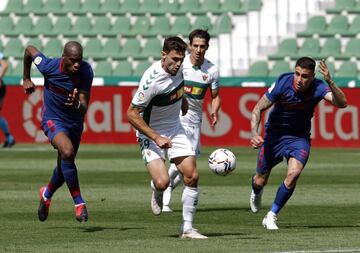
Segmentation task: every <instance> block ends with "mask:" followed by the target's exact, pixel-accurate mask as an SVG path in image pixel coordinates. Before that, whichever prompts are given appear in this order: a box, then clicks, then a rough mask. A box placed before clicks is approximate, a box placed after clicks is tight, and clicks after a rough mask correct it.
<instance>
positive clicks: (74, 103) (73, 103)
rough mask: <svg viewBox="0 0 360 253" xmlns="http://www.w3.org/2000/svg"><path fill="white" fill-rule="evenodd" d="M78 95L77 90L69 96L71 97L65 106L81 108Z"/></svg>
mask: <svg viewBox="0 0 360 253" xmlns="http://www.w3.org/2000/svg"><path fill="white" fill-rule="evenodd" d="M77 93H78V90H77V88H75V89H74V90H73V92H72V93H70V94H69V96H68V98H67V102H66V103H65V105H67V106H71V107H74V108H79V107H80V106H79V105H80V101H79V99H78V98H77Z"/></svg>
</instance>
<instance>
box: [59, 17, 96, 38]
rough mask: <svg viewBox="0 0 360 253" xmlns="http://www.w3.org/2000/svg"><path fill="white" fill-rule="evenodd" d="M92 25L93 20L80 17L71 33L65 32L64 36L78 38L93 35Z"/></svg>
mask: <svg viewBox="0 0 360 253" xmlns="http://www.w3.org/2000/svg"><path fill="white" fill-rule="evenodd" d="M91 29H92V25H91V19H90V18H88V17H86V16H78V17H77V19H76V21H75V23H74V25H73V27H72V29H71V31H68V32H64V33H63V34H64V36H70V37H72V36H76V35H78V34H82V35H85V36H90V35H92V33H91Z"/></svg>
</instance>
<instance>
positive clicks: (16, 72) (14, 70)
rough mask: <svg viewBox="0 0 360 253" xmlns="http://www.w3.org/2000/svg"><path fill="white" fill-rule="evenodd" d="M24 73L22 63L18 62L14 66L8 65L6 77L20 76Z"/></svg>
mask: <svg viewBox="0 0 360 253" xmlns="http://www.w3.org/2000/svg"><path fill="white" fill-rule="evenodd" d="M23 72H24V66H23V64H22V62H18V63H17V64H16V65H15V66H14V65H12V64H9V70H8V74H7V75H8V76H22V75H23Z"/></svg>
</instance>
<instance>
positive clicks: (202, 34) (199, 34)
mask: <svg viewBox="0 0 360 253" xmlns="http://www.w3.org/2000/svg"><path fill="white" fill-rule="evenodd" d="M194 38H201V39H204V40H205V41H206V44H207V45H209V41H210V34H209V33H208V31H207V30H202V29H195V30H194V31H192V32H191V33H190V34H189V41H190V45H191V44H192V42H193V39H194Z"/></svg>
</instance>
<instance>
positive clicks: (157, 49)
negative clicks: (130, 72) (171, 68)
mask: <svg viewBox="0 0 360 253" xmlns="http://www.w3.org/2000/svg"><path fill="white" fill-rule="evenodd" d="M161 50H162V44H161V42H160V40H158V39H157V38H149V39H148V40H147V41H146V43H145V45H144V47H143V48H142V50H141V53H140V55H139V57H135V58H136V59H138V58H140V59H146V58H148V57H153V58H156V59H159V58H160V54H161Z"/></svg>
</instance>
